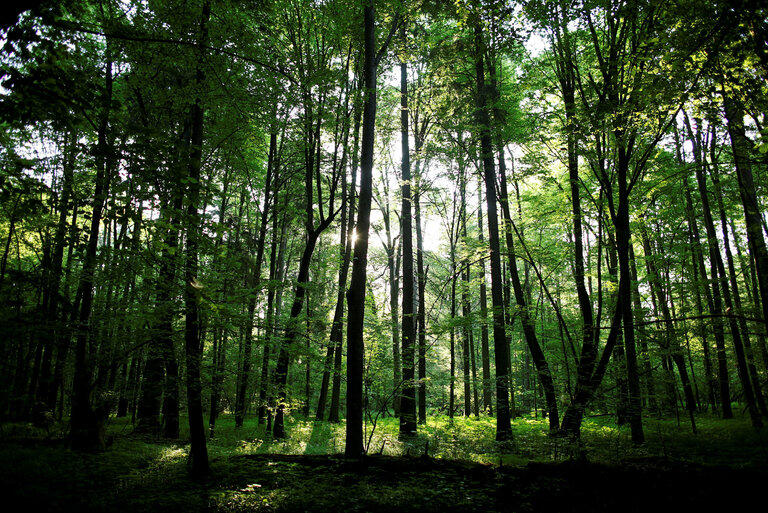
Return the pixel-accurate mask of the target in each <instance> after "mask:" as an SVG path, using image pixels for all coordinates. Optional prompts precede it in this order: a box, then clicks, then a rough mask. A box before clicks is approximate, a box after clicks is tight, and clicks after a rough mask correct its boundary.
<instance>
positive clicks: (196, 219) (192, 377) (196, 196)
mask: <svg viewBox="0 0 768 513" xmlns="http://www.w3.org/2000/svg"><path fill="white" fill-rule="evenodd" d="M210 14H211V4H210V2H209V1H208V0H206V1H205V3H204V4H203V9H202V14H201V19H200V36H199V38H200V39H199V45H198V46H199V47H198V59H199V60H198V63H197V73H196V77H195V84H196V86H197V87H200V86H202V84H203V82H204V80H205V74H204V72H203V68H202V60H203V58H204V53H205V50H204V48H205V47H206V46H207V44H208V20H209V18H210ZM203 116H204V110H203V101H202V99H201V98H199V97H198V98H196V99H195V103H194V104H193V106H192V113H191V121H192V123H191V126H192V137H191V145H190V151H189V171H188V178H189V179H188V184H187V212H186V214H187V215H186V222H187V224H186V237H187V247H186V255H185V260H186V261H185V265H184V311H185V315H186V320H185V329H184V348H185V351H186V364H187V373H186V382H187V415H188V421H189V441H190V450H189V462H190V471H191V473H192V475H193V476H195V477H202V476H204V475H206V474H207V473H208V449H207V447H206V440H205V426H204V424H203V404H202V383H201V381H200V363H201V360H202V345H201V344H200V312H199V310H200V290H199V287H200V285H199V283H198V281H197V278H198V260H197V258H198V257H197V251H198V233H199V231H200V228H201V226H200V213H199V212H198V203H199V201H200V167H201V160H202V153H203Z"/></svg>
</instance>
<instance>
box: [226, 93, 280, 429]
mask: <svg viewBox="0 0 768 513" xmlns="http://www.w3.org/2000/svg"><path fill="white" fill-rule="evenodd" d="M273 112H274V113H276V112H277V108H276V107H275V108H274V109H273ZM275 123H276V121H275ZM276 152H277V129H276V127H273V128H272V130H271V134H270V137H269V153H268V156H267V176H266V180H265V183H264V206H263V207H262V209H261V218H260V221H259V234H258V238H257V239H256V260H255V261H254V263H253V268H252V269H251V271H250V273H249V274H248V288H249V289H250V294H249V297H248V313H247V317H246V319H245V339H244V341H243V355H242V360H243V365H242V367H241V368H240V370H241V373H240V376H239V377H238V380H237V382H238V387H237V396H236V398H235V427H238V428H239V427H242V425H243V420H244V419H245V413H246V411H247V409H248V406H249V405H248V404H247V400H246V397H247V391H248V382H249V381H250V378H251V353H252V351H253V347H252V345H253V344H252V342H253V318H254V316H255V313H256V298H257V296H258V295H259V286H260V285H261V264H262V262H263V261H264V246H265V242H266V239H267V224H268V223H269V212H270V203H271V201H272V175H273V174H274V167H275V153H276Z"/></svg>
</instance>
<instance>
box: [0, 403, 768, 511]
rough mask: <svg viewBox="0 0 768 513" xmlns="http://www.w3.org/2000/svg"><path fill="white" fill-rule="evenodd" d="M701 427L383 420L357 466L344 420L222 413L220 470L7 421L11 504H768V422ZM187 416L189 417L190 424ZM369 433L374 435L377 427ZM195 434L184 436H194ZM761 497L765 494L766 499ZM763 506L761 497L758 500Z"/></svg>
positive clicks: (116, 427) (7, 501)
mask: <svg viewBox="0 0 768 513" xmlns="http://www.w3.org/2000/svg"><path fill="white" fill-rule="evenodd" d="M697 421H698V428H699V433H698V434H695V435H694V434H693V433H691V430H690V427H689V425H687V424H685V423H683V424H681V425H678V424H677V422H676V421H674V420H656V419H650V418H648V419H645V428H646V436H647V439H648V441H647V443H646V444H644V445H642V446H639V447H638V446H635V445H633V444H632V443H631V441H630V440H629V433H628V431H627V429H625V428H618V427H616V425H615V424H613V423H612V419H611V418H609V417H594V418H589V419H587V420H585V424H584V428H583V431H582V433H583V434H582V439H583V446H582V447H581V450H582V451H583V453H585V454H586V456H587V458H588V460H589V462H587V461H583V460H575V459H573V458H572V455H573V453H574V450H573V448H571V447H569V446H567V444H566V442H565V441H564V440H561V439H556V438H555V439H553V438H550V437H548V436H547V423H546V420H543V419H534V418H527V417H526V418H518V419H516V420H515V421H514V425H513V431H514V441H513V442H511V443H509V444H505V445H504V446H500V445H498V444H497V443H496V442H494V420H493V419H492V418H480V419H475V418H470V419H464V418H457V419H455V420H454V422H453V423H451V422H449V421H448V419H447V418H444V417H430V418H429V419H428V422H427V426H426V427H423V426H422V427H421V432H420V435H419V436H418V437H417V438H416V439H414V440H412V441H409V442H408V443H403V442H400V441H399V440H398V438H397V422H396V420H395V419H389V418H387V419H381V420H379V422H378V423H377V425H376V428H375V430H374V431H373V436H372V437H370V438H368V439H369V440H370V450H369V453H370V454H371V455H372V456H370V457H369V458H367V459H366V460H365V461H364V462H363V463H351V462H347V461H345V460H344V459H343V458H342V457H341V456H340V454H339V453H340V452H341V451H342V450H343V433H344V431H343V429H344V428H343V424H340V425H333V424H329V423H327V422H307V421H303V420H300V419H294V420H292V421H291V422H290V423H289V425H288V429H289V437H288V439H287V440H285V441H282V442H270V441H268V440H265V439H264V436H263V427H259V426H257V425H256V423H255V422H252V423H246V425H245V426H244V427H242V428H240V429H235V427H234V421H233V419H232V418H231V417H227V416H225V417H223V418H221V419H220V420H219V422H218V424H217V429H216V436H215V437H214V438H213V439H212V440H209V447H208V448H209V454H210V459H211V467H212V473H211V476H210V477H209V478H208V479H207V480H205V481H203V482H196V481H193V480H191V479H190V478H189V476H188V473H187V469H186V453H187V450H188V446H187V445H185V444H183V443H177V442H175V441H171V440H162V439H160V440H157V439H149V438H146V437H142V436H137V435H134V434H132V433H131V431H132V426H131V424H130V423H128V422H127V421H125V420H122V419H118V420H115V419H112V422H111V423H110V425H109V429H108V432H109V435H110V437H111V439H112V443H111V446H110V447H109V448H108V449H107V450H105V451H103V452H99V453H80V452H73V451H71V450H70V449H68V448H67V445H66V441H65V439H64V437H63V435H64V426H60V427H54V428H52V429H50V430H46V431H43V430H37V429H35V428H32V427H31V426H30V425H25V424H5V425H0V488H3V489H4V490H3V491H2V496H1V497H2V499H0V500H2V502H0V504H4V505H11V509H6V510H5V511H15V510H16V509H15V507H14V505H18V507H19V508H20V507H23V508H24V510H25V511H132V512H142V511H183V512H185V513H193V512H196V511H284V512H292V511H318V512H324V513H328V512H332V511H350V512H351V511H361V512H363V511H387V512H389V513H394V512H399V511H414V512H419V513H425V512H440V513H445V512H448V511H508V512H527V511H585V512H586V511H612V510H617V511H622V512H630V511H644V512H646V513H647V512H648V511H649V510H650V511H651V512H652V513H656V512H658V511H668V510H677V511H685V510H687V509H697V510H698V511H713V510H715V509H718V508H720V511H722V508H724V507H728V508H729V509H731V510H733V509H734V508H737V507H739V506H740V505H741V504H744V505H749V504H755V505H756V504H760V503H762V504H764V503H765V501H764V497H765V495H764V488H765V486H766V485H768V430H767V429H763V430H761V431H756V430H754V429H752V428H751V427H750V426H749V423H748V421H747V419H745V418H737V419H733V420H729V421H723V420H719V419H715V418H712V417H709V416H702V417H700V418H698V419H697ZM182 425H184V423H183V422H182ZM368 427H369V431H368V435H371V432H370V426H368ZM185 436H186V434H185V433H184V432H182V440H183V439H184V437H185ZM753 501H759V502H753ZM753 507H754V506H753Z"/></svg>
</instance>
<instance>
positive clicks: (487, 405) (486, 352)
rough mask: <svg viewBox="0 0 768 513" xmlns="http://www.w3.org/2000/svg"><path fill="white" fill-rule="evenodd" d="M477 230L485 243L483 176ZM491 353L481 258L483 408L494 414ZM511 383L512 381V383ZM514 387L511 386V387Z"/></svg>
mask: <svg viewBox="0 0 768 513" xmlns="http://www.w3.org/2000/svg"><path fill="white" fill-rule="evenodd" d="M477 231H478V234H479V235H478V237H479V240H480V246H481V247H483V246H484V244H485V230H484V228H483V188H482V178H480V179H479V183H478V187H477ZM490 355H491V353H490V347H489V344H488V297H487V290H486V284H485V259H484V258H483V259H482V260H480V360H481V362H482V368H483V410H484V411H485V412H486V413H488V414H490V415H493V387H492V381H491V356H490ZM510 385H511V383H510ZM511 388H512V387H511V386H510V389H511Z"/></svg>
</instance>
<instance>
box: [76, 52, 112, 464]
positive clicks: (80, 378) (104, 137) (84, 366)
mask: <svg viewBox="0 0 768 513" xmlns="http://www.w3.org/2000/svg"><path fill="white" fill-rule="evenodd" d="M111 52H112V51H111V48H110V44H109V40H107V48H106V71H105V80H104V82H105V86H104V93H103V98H102V100H103V105H102V112H101V116H100V118H101V119H100V122H99V130H98V142H97V148H96V153H97V160H96V188H95V190H94V194H93V210H92V212H91V225H90V229H89V233H88V245H87V247H86V250H85V255H84V259H83V268H82V271H81V274H80V285H79V287H78V289H79V290H78V295H79V296H80V297H81V300H80V312H79V319H78V326H77V338H76V344H75V374H74V376H73V378H72V411H71V417H70V441H71V442H72V446H73V447H75V448H79V449H94V448H100V447H102V446H103V445H104V433H103V428H102V425H101V424H102V422H103V419H101V418H100V415H99V414H98V413H97V412H96V411H95V410H94V408H93V406H92V404H91V369H90V362H89V361H88V360H89V359H88V339H89V335H90V333H91V310H92V307H93V285H94V273H95V270H96V252H97V247H98V243H99V226H100V223H101V217H102V213H103V211H104V203H105V201H106V198H107V195H108V191H109V178H110V177H109V174H110V172H111V161H112V159H111V158H110V156H109V151H110V144H109V142H108V139H109V134H108V130H109V114H110V104H111V102H112V53H111Z"/></svg>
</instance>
